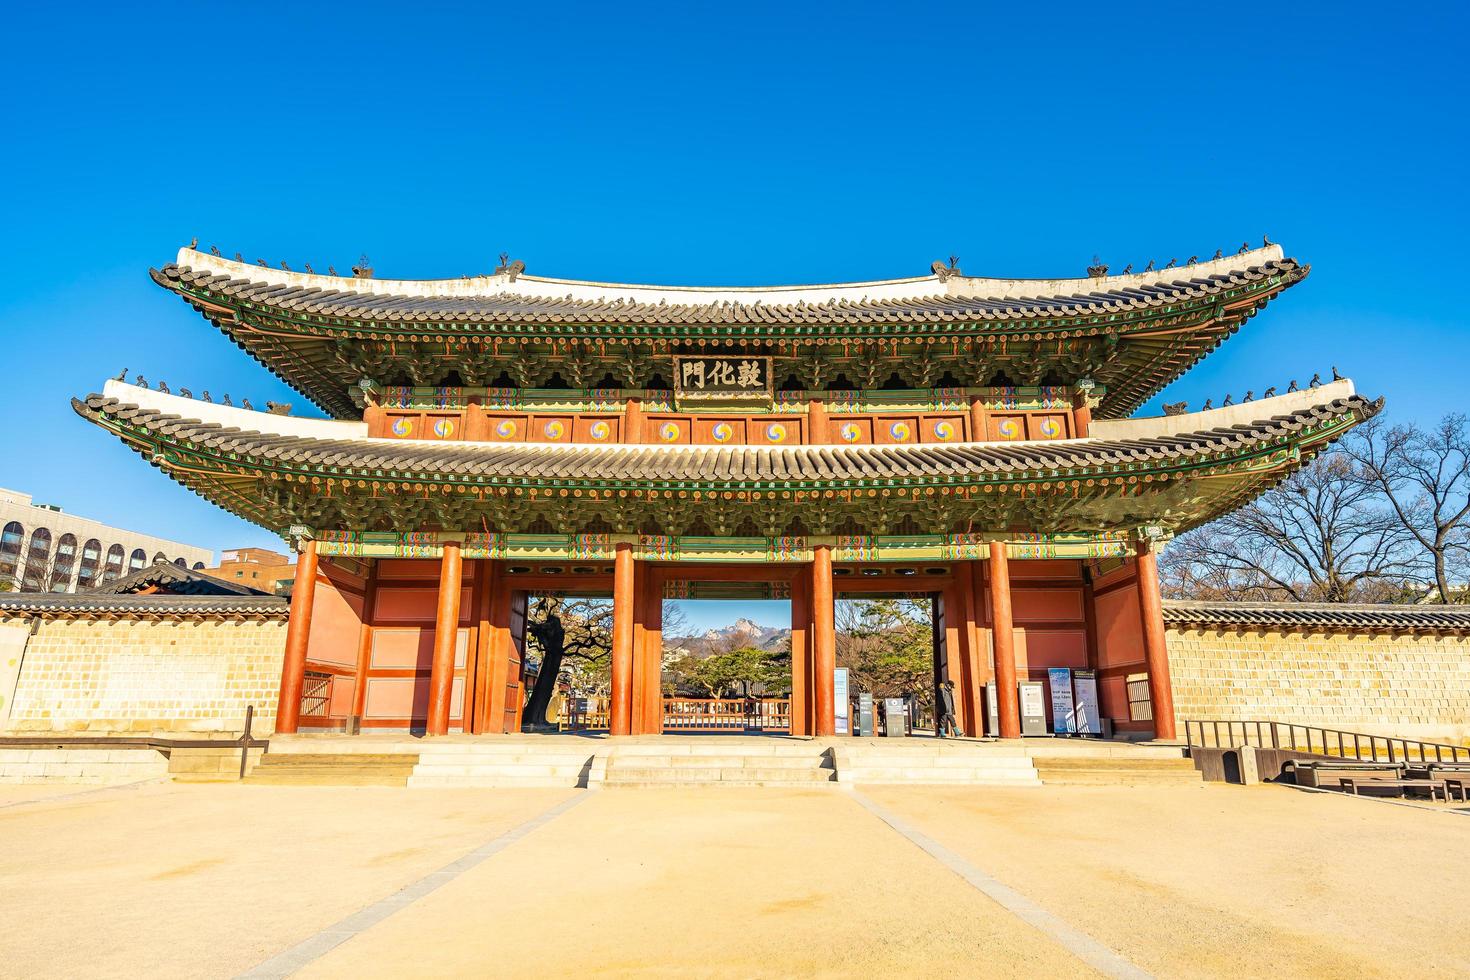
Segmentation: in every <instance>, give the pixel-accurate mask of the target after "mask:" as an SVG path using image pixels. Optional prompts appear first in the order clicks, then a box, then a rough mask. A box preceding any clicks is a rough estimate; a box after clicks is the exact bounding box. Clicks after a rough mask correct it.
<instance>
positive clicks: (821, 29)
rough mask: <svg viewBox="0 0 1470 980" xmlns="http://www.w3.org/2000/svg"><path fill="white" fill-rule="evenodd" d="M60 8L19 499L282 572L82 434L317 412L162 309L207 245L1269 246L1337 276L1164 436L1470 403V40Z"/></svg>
mask: <svg viewBox="0 0 1470 980" xmlns="http://www.w3.org/2000/svg"><path fill="white" fill-rule="evenodd" d="M60 9H61V8H45V7H42V6H38V5H32V6H26V7H17V8H15V9H13V10H11V11H9V12H8V13H7V34H8V35H9V40H10V44H8V45H7V49H8V50H7V57H6V58H5V59H4V60H3V62H0V82H3V85H4V90H5V92H6V93H7V97H6V98H5V99H4V100H0V122H3V132H4V133H5V137H6V139H5V146H6V152H4V153H3V154H0V186H3V187H4V189H5V190H4V198H3V199H4V216H5V222H4V224H5V228H6V234H4V235H3V236H0V268H3V269H4V270H5V276H4V280H5V283H4V289H3V290H0V342H3V351H4V358H5V361H6V362H7V363H8V364H9V365H10V366H11V371H10V372H9V378H10V382H9V384H7V385H6V386H5V387H4V389H3V390H0V411H3V412H4V413H5V414H6V416H7V417H8V423H9V424H7V425H5V426H3V427H0V485H3V486H7V487H13V488H16V489H20V490H26V491H30V492H32V493H34V494H35V496H36V498H37V500H41V501H47V502H51V503H55V504H58V505H60V506H62V507H63V508H64V509H66V510H70V511H74V512H77V513H81V514H84V515H87V516H89V517H95V518H98V519H101V520H106V521H109V522H112V523H116V524H121V525H124V526H127V527H131V528H136V529H138V530H142V531H148V532H151V533H155V534H161V535H165V536H168V537H172V538H176V539H181V540H184V541H188V542H191V543H197V544H201V545H205V546H210V547H214V548H216V549H218V548H223V547H231V546H236V545H245V544H266V545H270V544H275V543H278V542H277V541H276V539H274V538H273V537H272V536H271V535H269V534H268V533H266V532H264V531H261V530H260V529H258V528H253V527H251V526H249V525H247V524H245V523H244V522H241V521H239V520H237V519H236V518H234V517H232V516H230V515H228V514H226V513H224V512H222V511H220V510H217V509H216V508H214V507H212V506H211V505H209V504H206V503H204V502H203V501H201V500H199V499H198V498H196V497H194V496H193V495H191V494H190V493H188V492H187V491H185V490H183V489H181V488H179V487H177V486H175V485H174V484H173V483H172V482H170V481H169V480H167V479H165V478H163V477H162V476H161V475H160V474H159V473H158V472H157V471H156V470H154V469H152V468H151V467H149V466H148V465H146V464H145V463H143V462H142V461H141V460H140V459H139V458H138V457H136V456H135V455H133V454H132V453H131V452H129V451H127V450H125V449H124V448H122V447H121V446H120V445H119V444H118V443H117V442H116V441H115V440H112V439H110V438H108V437H106V436H104V435H103V434H102V433H100V432H98V431H96V430H93V429H92V428H91V427H90V426H88V425H86V424H85V423H83V422H81V420H79V419H78V418H76V417H75V416H74V415H73V414H72V412H71V410H70V407H69V404H68V399H70V398H71V397H72V396H73V395H85V394H86V393H88V392H91V391H95V390H98V389H99V387H100V386H101V384H102V381H103V380H104V379H105V378H107V377H108V376H110V375H116V374H117V372H118V371H119V370H121V369H122V368H123V367H125V366H126V367H129V368H131V369H132V373H134V374H136V373H142V374H144V375H146V376H147V377H148V378H149V379H150V381H153V380H156V379H159V378H163V379H166V380H168V381H169V382H170V383H171V385H173V386H174V387H175V388H177V387H178V386H180V385H184V386H188V387H190V388H193V389H194V390H195V391H196V392H197V391H199V390H200V389H203V388H208V389H209V390H210V391H211V392H213V393H214V394H215V395H216V396H218V395H219V394H221V393H223V392H230V393H231V394H232V395H234V396H235V398H236V399H237V400H238V399H239V398H240V397H241V396H246V397H250V398H251V399H252V401H254V402H255V403H256V404H257V405H259V404H261V403H263V402H264V401H265V400H266V399H268V398H270V399H275V400H282V401H292V402H294V403H295V404H296V406H297V408H298V410H301V409H303V408H304V407H305V405H304V399H302V398H301V397H300V396H297V395H294V394H292V393H290V392H288V391H286V390H285V389H284V388H282V387H281V386H280V385H279V384H277V383H275V382H274V381H273V379H272V378H271V376H270V375H269V374H268V373H267V372H266V371H265V370H264V369H263V368H261V367H260V366H259V365H257V364H255V363H254V362H253V361H251V360H250V359H249V358H248V357H246V356H245V355H244V354H243V352H241V351H239V350H237V349H235V348H234V347H233V346H231V345H230V344H229V343H227V342H226V341H225V340H224V339H223V338H222V337H220V336H219V335H218V334H217V333H215V332H214V331H213V330H212V328H210V327H208V326H207V325H206V324H205V323H204V321H203V320H202V319H200V318H199V317H198V316H196V315H195V314H193V313H192V312H191V311H189V310H188V309H187V307H185V305H184V304H183V303H181V302H179V301H178V300H177V299H175V298H173V297H171V296H169V295H168V294H166V293H164V292H163V291H162V290H160V289H159V288H157V287H156V286H154V285H153V284H152V283H151V282H150V281H149V280H148V277H147V269H148V267H149V266H150V265H154V266H156V265H161V264H163V263H166V262H168V261H170V260H171V259H172V258H173V256H174V253H175V251H176V250H177V248H178V246H179V245H181V244H183V243H184V242H187V241H188V240H189V239H190V238H191V237H193V236H195V235H197V236H199V239H200V242H201V246H204V245H208V244H211V243H217V244H218V245H219V246H220V248H221V249H222V250H223V251H224V252H225V253H226V254H233V253H234V252H236V251H241V252H243V253H244V254H245V255H246V257H247V258H250V259H254V258H256V257H263V258H266V259H267V260H269V261H270V262H271V263H272V264H275V263H277V262H279V261H281V260H283V259H284V260H286V261H288V262H290V263H291V265H292V266H293V267H295V268H300V267H301V265H302V264H303V263H305V262H311V263H312V264H313V265H314V267H316V268H317V269H324V268H325V267H326V266H327V264H328V263H332V264H335V265H336V266H337V267H338V268H339V269H344V268H346V267H347V266H349V265H351V264H352V262H353V261H354V260H356V259H357V257H358V255H359V254H361V253H366V254H368V255H369V256H370V257H371V259H372V262H373V264H374V266H376V268H377V269H378V272H379V274H380V275H389V276H395V277H405V278H412V277H436V276H458V275H462V274H472V273H484V272H487V271H489V270H490V269H491V268H492V267H493V265H494V263H495V256H496V255H497V254H498V253H499V252H501V251H502V250H504V251H508V252H510V253H511V254H512V255H513V256H515V257H517V258H520V259H522V260H524V261H525V262H526V264H527V268H528V269H529V270H530V271H531V272H534V273H538V274H544V275H551V276H561V277H567V278H585V279H602V280H623V281H639V282H662V283H723V284H736V285H750V284H763V283H777V282H793V281H796V282H820V281H834V280H849V279H877V278H890V277H896V276H908V275H918V274H922V273H923V272H924V271H925V270H926V269H927V267H928V265H929V263H930V262H932V261H933V260H935V259H937V258H942V257H945V256H948V255H950V254H952V253H953V254H957V255H958V256H960V259H961V265H962V266H963V267H964V269H965V270H966V271H967V272H969V273H971V274H987V275H999V276H1053V275H1075V274H1081V273H1082V272H1083V270H1084V268H1085V266H1086V265H1088V264H1089V263H1090V261H1091V259H1092V257H1093V255H1094V254H1096V255H1099V256H1101V257H1102V258H1103V260H1104V261H1107V262H1109V263H1111V264H1113V266H1114V268H1121V267H1122V266H1123V265H1125V264H1126V263H1128V262H1133V263H1135V265H1137V266H1139V267H1141V266H1142V265H1143V264H1144V263H1145V262H1147V261H1148V259H1150V258H1154V259H1157V260H1159V261H1160V262H1161V263H1162V262H1164V261H1167V260H1168V259H1169V258H1170V257H1178V258H1179V259H1180V260H1181V261H1182V260H1183V259H1184V258H1186V257H1188V256H1189V255H1191V254H1198V255H1201V256H1208V255H1210V254H1213V252H1214V250H1215V249H1216V248H1224V249H1226V251H1227V252H1229V251H1231V250H1233V249H1234V248H1235V247H1238V246H1239V244H1240V242H1241V241H1242V240H1246V239H1249V240H1250V241H1251V242H1252V243H1256V242H1259V240H1260V238H1261V235H1262V234H1263V233H1268V234H1270V236H1271V238H1272V240H1273V241H1279V242H1282V243H1283V244H1284V245H1285V247H1286V249H1287V252H1288V254H1290V255H1293V256H1295V257H1297V258H1299V259H1301V260H1303V261H1306V262H1310V263H1311V264H1312V266H1313V272H1312V276H1311V278H1310V279H1308V281H1307V282H1306V283H1305V284H1304V285H1302V286H1300V287H1298V288H1296V289H1293V290H1292V291H1291V292H1290V293H1289V294H1287V296H1286V297H1285V298H1284V299H1283V300H1282V301H1280V302H1278V303H1276V304H1274V305H1273V306H1272V307H1271V308H1270V309H1269V310H1268V311H1267V312H1266V313H1265V314H1263V315H1262V316H1261V317H1259V318H1257V319H1256V320H1254V321H1251V322H1249V323H1248V324H1247V325H1246V326H1245V328H1244V329H1243V330H1242V331H1241V333H1240V334H1239V335H1238V336H1237V337H1235V338H1233V339H1232V340H1230V341H1229V342H1228V343H1226V344H1225V346H1224V347H1222V348H1221V349H1220V350H1219V351H1217V352H1216V353H1215V354H1214V355H1213V356H1211V357H1210V358H1209V359H1208V360H1207V361H1206V362H1205V363H1204V364H1203V365H1201V366H1200V367H1197V368H1196V369H1194V370H1193V371H1191V372H1190V373H1189V374H1188V375H1186V376H1185V377H1184V378H1182V379H1181V380H1180V381H1178V382H1177V383H1175V384H1174V385H1173V386H1172V387H1171V388H1170V389H1169V390H1168V391H1166V392H1165V394H1164V396H1163V399H1164V400H1170V401H1173V400H1181V399H1182V400H1188V401H1189V402H1190V403H1191V404H1193V405H1198V404H1199V403H1200V402H1201V401H1202V400H1203V399H1205V398H1207V397H1213V398H1214V399H1215V400H1216V403H1217V404H1218V402H1219V399H1220V398H1221V396H1223V395H1224V394H1225V392H1227V391H1233V392H1235V394H1236V396H1237V398H1239V397H1240V395H1241V394H1242V393H1243V392H1244V391H1245V390H1246V389H1247V388H1254V389H1256V390H1257V392H1259V391H1261V390H1262V389H1264V388H1265V387H1267V386H1269V385H1272V384H1276V385H1282V386H1284V385H1285V383H1286V382H1287V381H1288V380H1290V379H1291V378H1293V377H1295V378H1299V379H1302V380H1305V379H1306V378H1308V377H1310V376H1311V374H1312V373H1313V372H1314V371H1321V372H1323V373H1324V375H1325V374H1326V373H1327V372H1328V371H1329V370H1330V368H1331V366H1332V365H1333V364H1336V365H1337V366H1338V367H1339V368H1340V369H1341V370H1342V372H1343V373H1344V374H1346V375H1348V376H1350V377H1352V378H1354V380H1356V381H1357V382H1358V385H1359V388H1360V390H1362V391H1364V392H1366V393H1369V394H1374V395H1377V394H1383V395H1386V396H1387V397H1388V400H1389V406H1390V412H1391V413H1392V417H1393V418H1395V419H1400V420H1410V419H1417V420H1431V419H1433V418H1435V417H1437V416H1438V415H1440V414H1443V413H1445V412H1449V411H1458V410H1460V409H1461V408H1463V406H1464V397H1463V390H1464V385H1465V374H1466V368H1467V363H1466V361H1467V359H1466V356H1465V354H1466V346H1465V341H1464V336H1463V331H1464V328H1465V313H1464V306H1463V294H1464V289H1463V282H1464V275H1463V270H1464V267H1465V263H1466V255H1465V253H1466V247H1465V242H1466V237H1465V236H1466V230H1465V229H1466V224H1467V222H1466V218H1467V204H1466V200H1467V198H1466V192H1465V187H1464V181H1465V176H1466V172H1467V168H1466V166H1465V162H1464V161H1465V157H1466V153H1467V149H1470V146H1467V144H1470V140H1467V123H1466V117H1467V113H1466V96H1467V94H1470V93H1467V88H1470V85H1467V82H1466V80H1465V76H1464V73H1463V56H1464V52H1463V44H1464V39H1465V37H1466V36H1467V33H1470V32H1467V28H1470V17H1467V14H1466V12H1465V9H1466V8H1465V7H1464V6H1463V5H1459V4H1447V5H1439V6H1437V7H1434V8H1424V9H1421V10H1415V8H1413V7H1411V6H1407V5H1406V6H1402V7H1391V8H1385V7H1383V6H1382V5H1378V4H1373V5H1369V4H1361V5H1354V4H1333V5H1322V6H1317V5H1312V4H1296V5H1281V4H1262V5H1260V6H1254V5H1252V4H1249V3H1232V4H1229V5H1227V6H1225V7H1219V6H1215V5H1209V4H1192V5H1181V4H1168V5H1160V6H1158V7H1153V8H1140V9H1139V10H1138V11H1136V12H1134V13H1128V12H1127V11H1125V9H1124V8H1123V7H1121V6H1119V5H1106V4H1104V5H1100V4H1096V3H1086V4H1079V5H1077V6H1076V7H1074V8H1071V9H1067V7H1066V5H1061V6H1057V5H1051V6H1050V7H1049V8H1048V9H1045V10H1043V8H1042V5H1016V4H1005V5H995V6H994V7H991V8H989V9H987V8H986V6H985V5H981V4H965V5H955V6H946V5H943V4H927V5H923V6H920V7H913V6H898V5H894V6H892V7H885V6H879V5H866V4H861V3H843V4H835V3H834V4H828V3H808V4H791V3H780V4H763V3H744V4H740V5H738V6H735V5H730V6H716V5H690V4H668V5H639V4H619V5H602V4H589V5H585V6H582V5H578V4H575V3H561V4H557V5H537V4H529V5H506V4H497V5H494V6H482V5H472V6H471V5H467V6H465V7H464V8H459V9H456V8H454V7H450V6H440V5H435V4H425V3H418V4H402V3H399V4H385V5H377V4H373V3H354V4H352V5H350V6H347V7H344V8H342V9H341V10H340V11H332V10H329V9H328V8H327V6H326V5H290V6H286V5H275V4H256V5H246V6H242V5H238V4H230V5H225V4H209V3H197V2H196V3H191V4H188V5H181V6H173V5H170V4H168V3H156V4H150V5H149V6H148V7H147V8H143V9H141V10H125V9H123V5H90V4H86V3H79V4H72V5H69V6H67V7H66V8H64V16H63V15H61V14H58V12H57V11H58V10H60ZM1145 411H1157V402H1156V403H1155V404H1154V405H1151V406H1148V407H1147V408H1146V409H1145ZM717 608H719V607H717ZM767 608H768V607H761V606H750V607H749V608H745V607H741V608H739V609H737V608H734V607H733V606H731V607H730V609H729V615H728V616H716V618H718V619H720V620H727V619H729V618H733V616H734V615H736V614H739V613H742V612H744V613H754V614H756V615H758V616H760V617H761V618H767V619H769V618H772V617H771V615H770V613H769V612H768V611H767ZM711 621H713V620H711Z"/></svg>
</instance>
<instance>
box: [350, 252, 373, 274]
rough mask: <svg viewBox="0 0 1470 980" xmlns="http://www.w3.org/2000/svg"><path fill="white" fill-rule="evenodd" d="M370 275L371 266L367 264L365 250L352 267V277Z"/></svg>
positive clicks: (371, 271)
mask: <svg viewBox="0 0 1470 980" xmlns="http://www.w3.org/2000/svg"><path fill="white" fill-rule="evenodd" d="M372 277H373V267H372V266H371V265H370V264H368V257H367V253H366V252H363V253H362V255H361V256H360V257H359V258H358V260H357V265H355V266H353V267H352V278H354V279H371V278H372Z"/></svg>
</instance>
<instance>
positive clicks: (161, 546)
mask: <svg viewBox="0 0 1470 980" xmlns="http://www.w3.org/2000/svg"><path fill="white" fill-rule="evenodd" d="M213 560H214V552H213V551H211V550H210V549H208V548H200V547H196V546H194V545H188V544H182V543H180V542H178V541H169V540H167V539H165V538H158V537H154V536H153V535H151V534H139V533H138V532H136V531H124V530H122V529H121V528H115V527H110V526H108V525H106V524H103V523H102V522H100V521H94V520H90V519H88V518H85V517H77V516H76V515H74V514H67V513H65V512H63V511H62V510H61V508H59V507H52V506H48V505H46V504H37V503H33V502H32V500H31V498H30V496H29V495H28V494H24V493H20V492H18V491H15V490H4V489H0V590H8V591H20V592H86V591H87V590H89V589H92V588H95V587H97V586H99V585H101V584H103V583H105V582H114V581H117V580H118V579H121V578H122V577H123V576H125V575H129V574H131V573H133V572H136V571H138V570H140V569H143V568H146V567H147V566H149V565H152V564H154V563H156V562H164V561H166V562H172V563H173V564H175V565H178V566H179V567H180V568H203V567H205V566H206V565H208V564H210V563H211V562H212V561H213Z"/></svg>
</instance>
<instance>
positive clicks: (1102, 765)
mask: <svg viewBox="0 0 1470 980" xmlns="http://www.w3.org/2000/svg"><path fill="white" fill-rule="evenodd" d="M1035 764H1036V765H1037V766H1038V767H1040V766H1045V767H1046V768H1048V769H1058V770H1061V769H1077V770H1097V771H1099V772H1102V771H1115V770H1116V771H1123V770H1132V771H1139V772H1142V771H1151V772H1170V771H1178V772H1194V771H1195V768H1194V762H1193V761H1192V760H1190V759H1185V758H1173V759H1150V758H1143V759H1127V758H1117V757H1113V758H1080V759H1069V758H1063V757H1058V756H1043V757H1038V758H1037V759H1036V760H1035Z"/></svg>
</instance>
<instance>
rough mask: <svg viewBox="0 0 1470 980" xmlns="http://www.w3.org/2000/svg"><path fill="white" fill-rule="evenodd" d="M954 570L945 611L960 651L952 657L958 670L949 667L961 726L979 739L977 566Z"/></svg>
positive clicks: (982, 727) (960, 564)
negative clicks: (956, 662)
mask: <svg viewBox="0 0 1470 980" xmlns="http://www.w3.org/2000/svg"><path fill="white" fill-rule="evenodd" d="M952 567H953V575H954V582H953V584H952V585H951V586H950V589H949V594H950V596H951V599H950V600H949V602H948V603H947V606H948V607H952V608H953V613H950V609H949V608H946V609H945V612H946V614H947V615H946V617H945V632H946V633H947V634H950V635H953V636H954V637H955V639H956V640H957V641H958V642H957V644H956V645H957V649H956V650H955V651H954V652H953V653H951V658H953V657H955V656H956V654H957V655H958V660H959V664H958V667H959V669H958V670H956V669H954V666H951V668H950V675H951V679H952V680H954V681H955V687H956V689H957V690H956V694H957V695H958V700H959V702H960V704H959V705H957V707H958V708H959V712H958V713H959V716H960V727H961V730H963V731H964V733H965V734H966V735H969V736H971V737H972V738H979V737H980V736H981V735H984V734H985V721H984V717H985V711H984V708H983V704H984V702H983V701H982V700H981V698H980V630H979V627H978V626H977V625H976V624H975V619H976V615H975V579H974V576H975V567H974V563H972V562H968V561H962V562H958V563H956V564H955V565H954V566H952Z"/></svg>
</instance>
